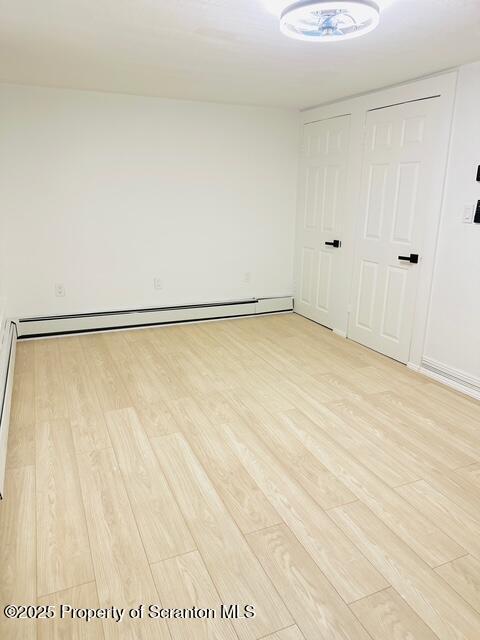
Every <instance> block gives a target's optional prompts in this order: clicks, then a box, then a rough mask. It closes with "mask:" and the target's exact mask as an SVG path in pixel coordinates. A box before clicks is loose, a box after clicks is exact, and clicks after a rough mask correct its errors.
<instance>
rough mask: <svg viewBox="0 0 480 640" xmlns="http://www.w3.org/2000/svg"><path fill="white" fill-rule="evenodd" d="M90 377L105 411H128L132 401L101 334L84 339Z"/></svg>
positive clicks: (87, 336)
mask: <svg viewBox="0 0 480 640" xmlns="http://www.w3.org/2000/svg"><path fill="white" fill-rule="evenodd" d="M81 344H82V349H83V350H84V353H85V357H86V360H87V364H88V370H89V374H90V377H91V379H92V381H93V384H94V385H95V390H96V393H97V396H98V400H99V402H100V406H101V407H102V409H103V410H104V411H114V410H115V409H126V408H127V407H130V406H132V399H131V398H130V395H129V393H128V391H127V389H126V387H125V385H124V384H123V380H122V378H121V376H120V374H119V372H118V370H117V368H116V366H115V363H114V361H113V360H112V357H111V356H110V353H109V351H108V348H107V346H106V344H105V343H104V342H103V340H102V337H101V335H100V334H91V335H86V336H83V337H82V343H81Z"/></svg>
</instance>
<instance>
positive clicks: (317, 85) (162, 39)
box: [0, 0, 480, 108]
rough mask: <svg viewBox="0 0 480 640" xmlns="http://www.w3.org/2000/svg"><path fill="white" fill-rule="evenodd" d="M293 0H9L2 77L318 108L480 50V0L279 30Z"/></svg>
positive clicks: (2, 22)
mask: <svg viewBox="0 0 480 640" xmlns="http://www.w3.org/2000/svg"><path fill="white" fill-rule="evenodd" d="M289 3H290V2H289V1H288V0H0V81H2V82H12V83H28V84H37V85H48V86H56V87H71V88H81V89H95V90H102V91H116V92H122V93H133V94H140V95H155V96H164V97H171V98H186V99H195V100H209V101H219V102H233V103H243V104H258V105H271V106H286V107H300V108H304V107H308V106H312V105H316V104H320V103H323V102H328V101H331V100H334V99H337V98H340V97H343V96H347V95H353V94H356V93H360V92H364V91H368V90H371V89H375V88H378V87H382V86H386V85H390V84H394V83H397V82H401V81H404V80H408V79H412V78H415V77H419V76H422V75H426V74H430V73H433V72H436V71H440V70H443V69H446V68H450V67H453V66H455V65H458V64H461V63H464V62H469V61H473V60H478V59H480V0H382V4H384V5H386V6H385V7H384V10H383V12H382V18H381V24H380V26H379V28H378V29H377V30H375V31H374V32H372V33H370V34H368V35H366V36H364V37H362V38H358V39H355V40H350V41H345V42H337V43H328V44H327V43H311V42H300V41H295V40H290V39H288V38H286V37H285V36H283V35H282V34H281V33H280V32H279V27H278V13H279V11H280V10H281V9H282V6H285V5H286V4H289Z"/></svg>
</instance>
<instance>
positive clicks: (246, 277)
mask: <svg viewBox="0 0 480 640" xmlns="http://www.w3.org/2000/svg"><path fill="white" fill-rule="evenodd" d="M251 280H252V274H251V273H250V271H245V273H244V274H243V282H244V283H245V284H248V283H249V282H251Z"/></svg>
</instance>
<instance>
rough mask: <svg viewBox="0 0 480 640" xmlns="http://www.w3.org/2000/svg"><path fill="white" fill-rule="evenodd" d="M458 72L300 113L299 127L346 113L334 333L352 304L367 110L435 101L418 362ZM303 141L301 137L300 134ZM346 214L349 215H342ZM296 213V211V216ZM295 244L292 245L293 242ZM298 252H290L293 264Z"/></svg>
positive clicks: (415, 346) (415, 339)
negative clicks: (342, 283)
mask: <svg viewBox="0 0 480 640" xmlns="http://www.w3.org/2000/svg"><path fill="white" fill-rule="evenodd" d="M457 78H458V70H455V71H450V72H448V73H444V74H439V75H436V76H432V77H429V78H424V79H421V80H417V81H414V82H410V83H406V84H401V85H398V86H394V87H389V88H387V89H382V90H379V91H375V92H372V93H368V94H365V95H360V96H355V97H353V98H347V99H345V100H341V101H338V102H333V103H330V104H326V105H323V106H320V107H315V108H313V109H308V110H306V111H303V112H301V113H300V127H301V131H302V133H303V127H304V126H305V125H306V124H310V123H313V122H318V121H320V120H328V119H330V118H336V117H339V116H341V115H350V118H351V120H350V141H349V149H350V153H349V159H348V166H347V184H348V185H349V189H348V195H347V203H346V209H347V216H346V221H345V223H346V229H345V237H346V243H344V247H345V244H347V243H348V245H350V246H351V247H352V250H351V251H350V252H349V256H348V271H349V274H350V276H349V282H350V291H349V307H348V309H347V310H346V312H345V326H341V327H335V328H334V330H335V332H336V333H340V334H342V333H347V335H348V319H349V314H350V308H351V303H352V286H353V268H354V254H355V247H356V238H357V223H358V217H356V216H355V215H353V212H354V211H355V208H356V206H357V203H358V202H359V195H360V193H361V175H362V163H363V141H364V133H365V118H366V115H367V112H369V111H373V110H376V109H382V108H385V107H389V106H395V105H398V104H403V103H405V102H414V101H417V100H424V99H428V98H434V97H435V98H436V99H437V100H439V101H440V103H439V104H440V120H441V121H442V122H443V123H444V124H445V126H442V131H440V132H439V135H442V136H444V138H445V139H444V145H443V147H444V149H445V152H444V157H442V158H441V160H440V161H439V163H438V169H437V173H438V174H439V175H440V176H442V177H443V181H442V187H441V189H440V190H439V191H438V193H435V194H434V195H435V199H434V202H433V203H432V206H431V208H430V211H429V217H428V219H427V221H426V225H425V229H426V232H425V242H424V247H423V254H422V257H423V261H422V271H421V274H420V278H419V283H418V290H417V295H416V301H415V317H414V321H413V328H412V340H411V345H410V356H409V362H410V363H412V364H413V365H418V366H420V364H421V362H422V357H423V354H424V345H425V338H426V330H427V323H428V316H429V310H430V300H431V294H432V285H433V276H434V268H435V260H436V253H437V244H438V235H439V229H440V220H441V214H442V209H443V201H444V191H445V176H446V172H447V166H448V158H449V151H450V139H451V133H452V119H453V112H454V106H455V95H456V86H457ZM302 140H303V135H302ZM348 212H349V214H348ZM299 214H300V212H299V211H297V215H299ZM296 248H297V246H296ZM297 261H298V256H296V265H297ZM299 285H300V283H299V281H298V269H297V268H296V269H295V296H296V297H297V298H298V291H299Z"/></svg>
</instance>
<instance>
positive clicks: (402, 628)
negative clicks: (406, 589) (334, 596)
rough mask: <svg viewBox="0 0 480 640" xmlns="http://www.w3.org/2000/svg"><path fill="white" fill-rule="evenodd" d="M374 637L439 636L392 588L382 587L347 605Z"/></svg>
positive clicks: (419, 639)
mask: <svg viewBox="0 0 480 640" xmlns="http://www.w3.org/2000/svg"><path fill="white" fill-rule="evenodd" d="M350 608H351V609H352V611H353V612H354V614H355V615H356V616H357V618H358V619H359V620H360V621H361V623H362V624H363V626H364V627H365V628H366V629H367V631H368V632H369V634H370V635H371V636H372V638H373V640H386V638H388V640H437V639H438V636H437V635H435V633H433V631H432V630H431V629H430V627H428V626H427V625H426V624H425V623H424V622H423V620H422V619H421V618H420V617H419V616H418V615H417V614H416V613H415V611H413V609H412V608H411V607H409V606H408V604H407V603H406V601H405V600H404V599H403V598H402V597H401V596H400V595H399V594H398V593H397V592H396V591H395V589H391V588H390V589H385V590H384V591H380V592H379V593H374V594H373V595H371V596H368V598H363V599H362V600H358V602H354V603H353V604H351V605H350Z"/></svg>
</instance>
